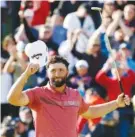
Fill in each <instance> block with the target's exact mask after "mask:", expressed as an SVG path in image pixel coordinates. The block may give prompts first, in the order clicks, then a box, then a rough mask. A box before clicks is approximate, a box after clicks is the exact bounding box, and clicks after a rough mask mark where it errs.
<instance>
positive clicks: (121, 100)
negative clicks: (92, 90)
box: [116, 93, 130, 107]
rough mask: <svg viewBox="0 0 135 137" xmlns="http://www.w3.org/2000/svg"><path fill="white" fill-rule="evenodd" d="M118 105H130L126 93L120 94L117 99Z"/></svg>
mask: <svg viewBox="0 0 135 137" xmlns="http://www.w3.org/2000/svg"><path fill="white" fill-rule="evenodd" d="M116 101H117V104H118V107H125V106H126V105H128V106H129V105H130V98H129V97H128V96H127V95H124V93H122V94H120V95H119V96H118V97H117V99H116Z"/></svg>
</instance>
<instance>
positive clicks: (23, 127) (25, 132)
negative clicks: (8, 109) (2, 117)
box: [11, 117, 34, 137]
mask: <svg viewBox="0 0 135 137" xmlns="http://www.w3.org/2000/svg"><path fill="white" fill-rule="evenodd" d="M11 126H12V127H14V131H15V136H20V137H33V136H34V134H33V131H31V130H29V129H28V125H27V124H25V123H24V122H22V121H21V120H20V119H19V118H18V117H16V118H13V119H12V121H11Z"/></svg>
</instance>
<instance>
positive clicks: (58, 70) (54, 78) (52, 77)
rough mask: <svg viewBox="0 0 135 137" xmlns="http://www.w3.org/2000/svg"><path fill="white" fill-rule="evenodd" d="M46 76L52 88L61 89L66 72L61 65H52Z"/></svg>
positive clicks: (64, 81)
mask: <svg viewBox="0 0 135 137" xmlns="http://www.w3.org/2000/svg"><path fill="white" fill-rule="evenodd" d="M47 74H48V77H49V81H50V84H51V85H52V86H54V87H61V86H63V85H64V84H65V83H66V78H67V75H68V70H67V68H66V66H65V65H64V64H63V63H54V64H50V65H49V68H48V71H47Z"/></svg>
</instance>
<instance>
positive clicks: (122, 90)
mask: <svg viewBox="0 0 135 137" xmlns="http://www.w3.org/2000/svg"><path fill="white" fill-rule="evenodd" d="M119 85H120V89H121V92H122V93H124V89H123V86H122V83H121V80H120V81H119Z"/></svg>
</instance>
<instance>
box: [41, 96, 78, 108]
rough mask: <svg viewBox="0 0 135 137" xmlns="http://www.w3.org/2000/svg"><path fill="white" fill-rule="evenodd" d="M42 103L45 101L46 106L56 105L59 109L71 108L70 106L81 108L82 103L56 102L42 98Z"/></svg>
mask: <svg viewBox="0 0 135 137" xmlns="http://www.w3.org/2000/svg"><path fill="white" fill-rule="evenodd" d="M40 99H41V101H43V102H44V103H46V104H51V105H55V106H59V107H63V106H65V107H69V106H75V107H79V106H80V102H79V101H74V100H73V101H54V100H50V99H49V98H43V97H40Z"/></svg>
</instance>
